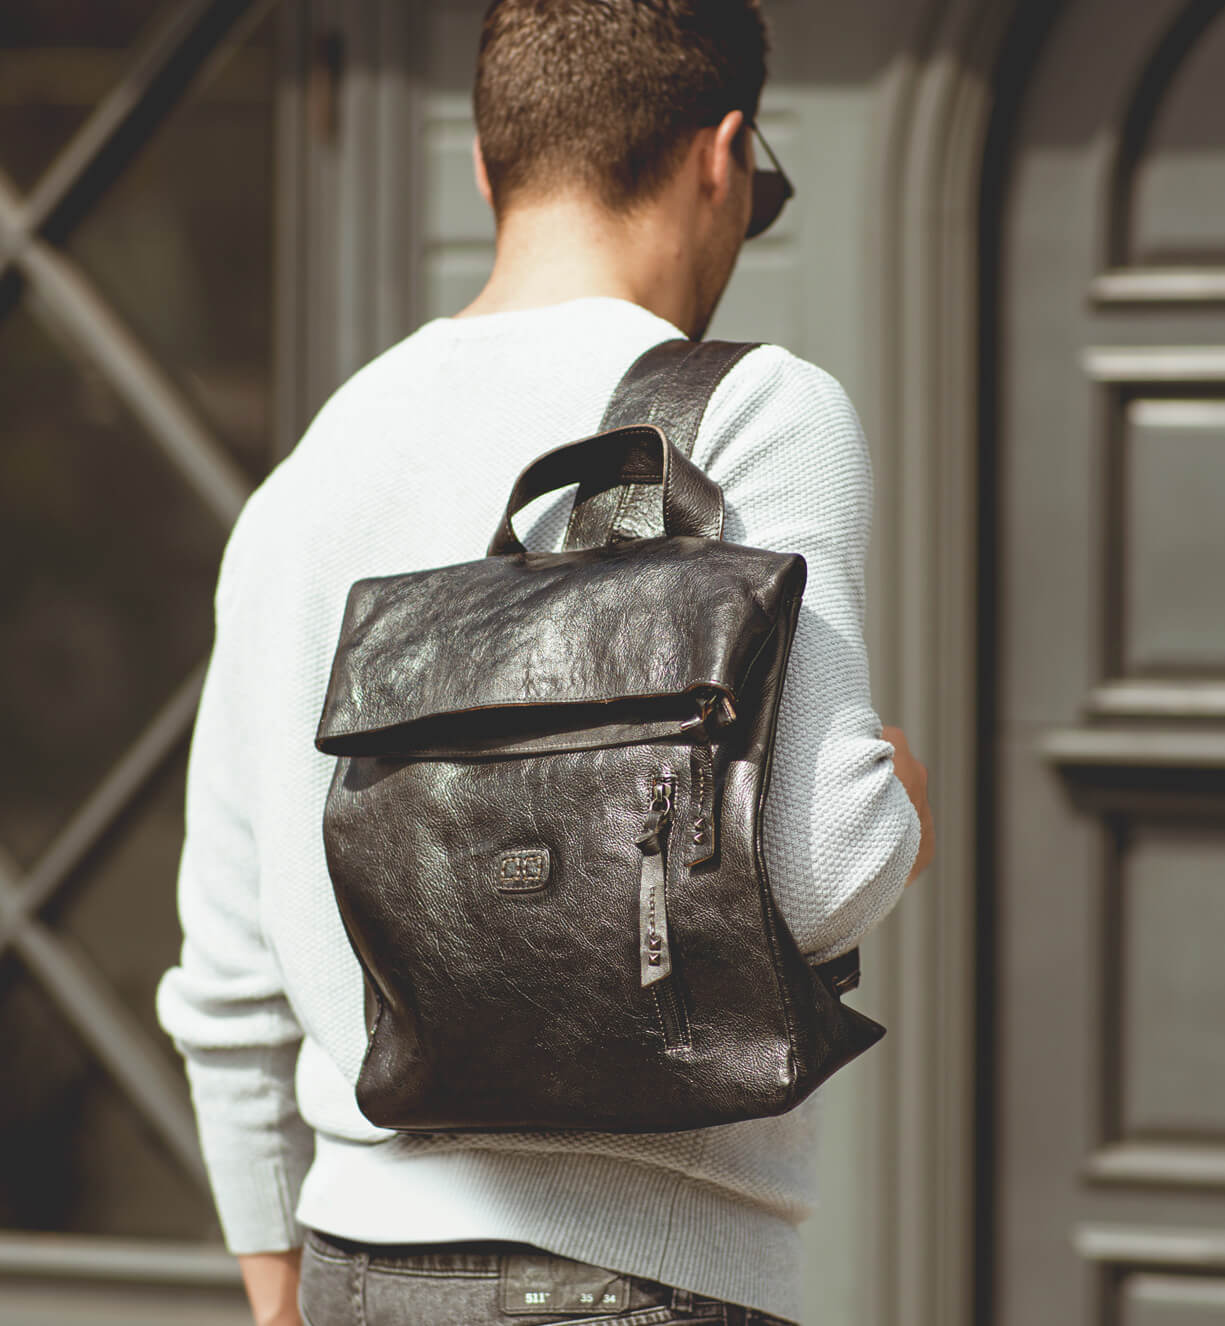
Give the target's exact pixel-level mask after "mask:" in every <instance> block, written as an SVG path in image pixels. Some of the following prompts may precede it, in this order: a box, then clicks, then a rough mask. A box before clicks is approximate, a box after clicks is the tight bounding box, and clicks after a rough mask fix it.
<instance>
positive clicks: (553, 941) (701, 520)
mask: <svg viewBox="0 0 1225 1326" xmlns="http://www.w3.org/2000/svg"><path fill="white" fill-rule="evenodd" d="M673 344H676V345H677V349H676V350H673V351H670V352H661V351H660V350H659V349H658V348H657V350H656V351H654V352H649V354H650V355H652V356H653V358H652V359H651V361H650V362H649V363H647V364H645V366H644V367H642V369H641V371H642V372H643V374H644V376H643V378H642V379H641V381H639V379H638V378H637V377H635V371H636V370H637V369H638V368H639V366H637V365H636V366H635V369H631V372H630V374H627V377H626V379H624V380H623V382H622V384H621V387H620V388H619V389H618V393H617V395H616V397H615V398H614V404H615V405H616V407H617V410H618V411H619V413H618V415H617V417H618V418H620V419H622V420H625V419H627V418H628V419H633V418H637V417H639V415H640V413H641V412H642V411H643V410H644V409H645V408H646V405H644V398H643V394H642V393H643V392H644V391H645V392H647V393H648V394H649V393H652V392H654V391H656V390H657V388H658V384H659V383H660V382H661V381H672V382H675V381H676V380H677V379H676V376H675V374H673V375H672V376H671V377H668V376H667V375H666V374H665V375H664V376H663V377H661V373H662V372H663V370H662V368H661V366H660V365H661V359H660V355H661V353H671V354H678V355H680V356H681V359H680V361H679V362H683V363H684V364H685V365H686V367H684V368H683V370H682V376H683V381H684V382H685V384H686V386H685V391H684V393H682V394H681V396H680V397H679V398H678V399H680V400H681V401H682V403H683V404H684V410H682V414H683V415H684V417H685V418H687V419H689V421H690V423H689V424H686V425H684V427H685V428H689V429H690V432H689V437H688V440H689V443H690V445H691V444H692V436H693V435H694V434H696V427H697V422H700V417H701V416H700V410H701V409H702V408H704V402H705V401H706V400H708V399H709V395H710V392H711V391H712V390H713V386H714V383H715V382H716V381H717V380H718V378H719V377H721V376H722V374H723V373H725V372H726V371H727V369H728V368H729V367H730V366H731V364H732V363H734V362H735V361H736V359H737V358H738V357H739V355H740V354H743V353H747V352H748V349H751V347H747V348H745V347H731V348H722V349H720V350H718V351H717V352H713V353H712V354H710V355H699V356H697V357H696V358H695V357H694V356H693V355H692V353H691V349H692V347H689V343H685V342H682V343H673ZM733 351H737V352H738V353H737V354H733ZM645 359H646V357H644V360H645ZM641 364H642V361H640V365H641ZM652 384H654V385H652ZM674 389H675V388H674V387H669V388H668V390H669V391H672V390H674ZM665 406H666V402H661V401H660V400H658V399H657V398H656V397H655V396H654V395H651V396H650V409H649V412H650V413H652V414H653V416H654V417H653V419H652V421H651V422H650V423H648V424H640V423H628V424H627V423H624V422H622V423H621V424H620V425H619V426H617V427H615V428H614V429H613V430H611V431H609V432H606V433H602V434H598V435H596V436H595V437H594V438H587V439H583V440H582V441H580V442H578V443H572V444H570V445H569V446H567V447H562V448H558V449H557V450H556V451H553V452H550V453H547V454H546V455H545V456H543V457H541V458H540V459H539V460H537V461H536V462H534V463H533V465H531V466H529V467H528V468H527V469H526V470H525V471H524V473H523V475H521V476H520V479H519V481H518V482H517V484H516V485H515V488H514V491H513V492H512V494H511V498H510V501H509V502H508V505H507V512H506V515H505V516H504V518H503V520H502V522H501V524H500V526H499V529H498V531H497V532H496V534H495V536H494V539H493V542H492V544H491V548H492V549H493V552H492V553H491V555H490V556H489V557H487V558H486V559H484V560H482V561H477V562H472V563H467V564H465V565H461V566H453V567H444V568H439V569H436V570H429V571H422V572H415V573H411V574H406V575H402V576H390V577H382V578H379V579H372V580H363V581H359V582H357V583H356V584H355V585H354V586H353V587H352V589H351V591H350V595H349V600H348V603H347V605H346V611H345V615H344V621H343V624H342V628H341V634H340V640H339V643H338V646H337V651H336V655H335V658H334V661H333V669H332V675H331V679H330V683H329V687H328V693H327V697H326V700H325V703H324V708H323V713H322V715H321V718H320V724H319V730H318V733H317V735H316V745H317V746H318V747H319V749H320V750H323V751H325V752H327V753H330V754H335V755H336V756H337V757H338V758H337V764H336V769H335V773H334V776H333V779H332V783H331V787H330V790H329V793H328V799H327V804H326V808H325V813H324V823H323V835H324V844H325V848H326V852H327V860H328V867H329V871H330V873H331V877H332V881H333V885H334V888H335V891H336V898H337V903H338V906H339V909H340V913H341V916H342V918H343V920H344V923H345V927H346V930H347V932H348V935H349V937H350V940H351V942H352V944H353V947H354V950H355V952H356V953H357V955H358V958H359V960H360V962H361V965H362V969H363V972H364V974H365V981H366V993H367V1012H368V1021H369V1025H368V1032H369V1043H368V1048H367V1053H366V1056H365V1059H364V1061H363V1064H362V1067H361V1071H360V1074H359V1077H358V1082H357V1099H358V1103H359V1105H360V1107H361V1109H362V1111H363V1112H364V1113H365V1114H366V1116H367V1117H368V1118H369V1119H371V1120H372V1121H373V1122H374V1123H376V1124H379V1125H380V1126H383V1127H389V1128H396V1129H403V1130H407V1131H414V1130H418V1131H446V1130H464V1129H480V1130H488V1129H495V1130H496V1129H507V1128H509V1129H524V1128H527V1129H539V1128H574V1129H597V1130H601V1131H618V1132H643V1131H670V1130H675V1129H686V1128H697V1127H704V1126H708V1125H712V1124H719V1123H730V1122H733V1121H735V1120H739V1119H744V1118H750V1117H757V1116H761V1115H768V1114H777V1113H781V1112H783V1111H785V1110H788V1109H790V1108H792V1107H793V1106H794V1105H796V1104H797V1103H798V1102H799V1101H800V1100H802V1099H804V1098H805V1097H806V1096H807V1095H808V1094H809V1093H810V1092H811V1091H812V1090H814V1089H815V1088H816V1086H817V1085H819V1083H820V1082H821V1081H823V1080H825V1078H827V1077H828V1076H829V1075H830V1074H831V1073H832V1072H834V1071H835V1070H836V1069H837V1068H839V1067H841V1066H842V1065H843V1064H845V1063H846V1062H848V1061H849V1060H850V1059H852V1058H854V1057H855V1056H856V1055H858V1054H859V1053H861V1052H862V1051H863V1050H865V1049H866V1048H868V1046H869V1045H871V1044H873V1043H874V1042H875V1041H876V1040H878V1039H879V1037H880V1036H881V1035H883V1034H884V1028H883V1027H880V1026H879V1024H877V1023H875V1022H872V1021H871V1020H870V1019H868V1018H865V1017H863V1016H862V1015H861V1014H858V1013H856V1012H855V1011H854V1010H852V1009H850V1008H847V1007H846V1006H844V1005H843V1004H842V1003H841V1001H840V999H839V991H840V989H843V988H846V984H845V982H846V980H847V978H848V973H849V972H850V971H851V970H852V969H854V968H855V967H856V964H855V963H854V961H853V959H852V960H851V961H850V962H849V963H848V962H847V961H846V960H839V962H840V964H841V965H840V966H838V967H824V968H823V967H820V966H816V965H814V964H812V963H810V962H808V961H807V960H806V959H805V958H804V956H803V955H802V954H801V953H800V952H799V949H798V948H797V946H796V944H795V942H794V940H793V939H792V938H791V935H790V933H789V932H788V930H787V927H786V926H785V924H784V923H783V921H782V919H781V917H780V916H779V914H778V911H777V908H776V907H775V905H774V901H773V897H772V895H771V892H770V888H769V883H768V881H767V879H766V873H765V867H764V864H763V861H762V856H761V849H760V821H761V812H762V807H763V805H764V803H765V797H766V795H767V791H768V786H769V772H770V756H771V751H772V749H773V743H774V733H775V724H776V720H777V714H778V703H779V698H780V695H781V692H782V686H783V682H784V678H785V675H786V667H787V656H788V652H789V650H790V647H791V641H792V638H793V636H794V630H795V621H796V616H797V613H798V610H799V605H800V601H801V597H802V594H803V589H804V580H805V574H806V571H805V566H804V562H803V559H802V558H800V557H798V556H794V555H787V554H780V553H775V552H767V551H764V550H761V549H752V548H743V547H739V546H737V545H733V544H729V543H725V542H723V541H722V540H721V539H720V538H719V537H718V536H719V532H720V530H721V527H722V495H721V493H720V492H719V489H718V487H717V485H715V484H713V483H712V481H711V480H710V479H709V478H707V476H705V475H704V474H702V473H701V471H699V470H698V469H697V468H696V467H695V466H693V464H692V463H691V462H690V461H688V459H687V458H686V457H685V456H684V455H682V454H681V453H680V452H679V451H678V450H677V448H676V447H675V446H674V445H673V443H672V442H671V440H670V438H669V437H668V435H667V429H666V427H665V428H661V426H660V418H661V415H662V414H664V413H666V409H665ZM695 413H696V419H697V422H693V419H694V415H695ZM682 431H684V430H683V429H682ZM575 482H578V483H579V498H578V499H576V512H577V508H578V505H579V502H580V501H582V502H586V503H588V505H587V506H586V507H585V509H584V511H583V512H582V513H579V515H578V519H576V520H575V521H573V522H572V525H571V530H570V534H569V535H568V539H567V545H568V546H567V547H566V548H565V549H564V550H563V551H562V552H561V553H528V552H525V551H524V550H523V548H522V545H521V544H520V543H519V541H518V539H517V538H516V536H515V535H514V532H513V528H512V523H511V522H512V520H513V516H514V514H515V512H516V511H517V510H518V509H519V508H520V507H521V506H522V505H524V504H526V502H528V501H530V500H532V498H533V497H535V496H537V495H539V494H540V493H543V492H547V491H550V490H551V489H553V488H557V487H562V486H564V485H566V484H570V483H575ZM627 488H640V489H642V490H643V492H644V493H645V494H646V495H647V498H649V499H650V500H646V499H644V500H643V501H642V502H641V503H639V504H638V505H636V506H635V507H634V512H635V514H634V526H633V527H634V528H635V529H636V530H638V531H639V533H637V534H635V535H634V536H633V537H624V536H623V535H619V534H618V531H619V530H621V531H624V529H625V525H624V521H625V517H626V510H627V508H626V506H625V505H624V503H623V501H622V498H623V495H624V491H625V490H626V489H627ZM584 494H586V496H584ZM582 529H587V530H590V531H592V532H594V533H595V534H596V535H597V536H598V541H597V543H596V544H595V545H594V546H590V547H575V546H570V545H572V542H573V540H574V539H577V538H578V537H580V536H581V531H582Z"/></svg>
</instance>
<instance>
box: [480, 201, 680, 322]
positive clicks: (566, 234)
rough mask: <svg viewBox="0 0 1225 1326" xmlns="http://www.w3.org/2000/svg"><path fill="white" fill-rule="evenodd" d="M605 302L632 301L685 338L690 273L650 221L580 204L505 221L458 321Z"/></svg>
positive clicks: (541, 209)
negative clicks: (484, 276) (481, 282)
mask: <svg viewBox="0 0 1225 1326" xmlns="http://www.w3.org/2000/svg"><path fill="white" fill-rule="evenodd" d="M595 296H603V297H605V298H610V299H623V300H628V301H629V302H630V303H634V304H640V305H641V306H642V307H643V308H645V309H648V310H649V311H650V312H652V313H654V314H656V315H657V316H659V317H661V318H664V319H665V320H666V321H668V322H671V323H672V324H673V326H675V327H678V328H680V329H681V330H683V331H686V332H688V329H689V328H688V324H689V323H690V322H691V321H692V319H693V308H692V304H693V297H692V292H691V290H690V279H689V273H688V271H687V269H686V267H685V264H684V263H683V261H682V255H681V251H680V246H679V244H676V243H674V242H672V241H671V239H670V237H668V236H667V235H666V233H665V231H664V228H663V227H662V226H661V225H659V224H652V223H651V222H650V221H649V220H648V221H646V222H642V221H625V222H621V221H619V220H610V219H609V218H607V217H604V216H602V215H600V214H598V213H596V212H594V211H593V210H592V209H590V208H586V207H583V206H581V205H566V204H564V203H562V204H556V205H550V206H548V207H537V208H532V209H530V210H529V209H527V208H524V209H522V210H517V211H516V212H514V213H512V214H511V215H509V216H507V217H506V218H504V220H503V222H502V224H501V225H500V227H499V230H498V249H497V257H496V259H495V261H494V267H493V271H492V273H491V274H490V277H489V280H488V281H487V282H486V284H485V287H484V289H483V290H482V291H481V293H480V294H479V295H478V296H477V297H476V299H474V300H473V301H472V303H471V304H469V305H468V306H467V307H466V308H464V309H462V310H461V311H460V312H459V313H457V314H456V315H455V316H456V317H461V318H464V317H479V316H481V315H483V314H487V313H508V312H513V311H517V310H521V309H532V308H544V307H546V306H548V305H552V304H561V303H565V302H567V301H569V300H573V299H584V298H591V297H595Z"/></svg>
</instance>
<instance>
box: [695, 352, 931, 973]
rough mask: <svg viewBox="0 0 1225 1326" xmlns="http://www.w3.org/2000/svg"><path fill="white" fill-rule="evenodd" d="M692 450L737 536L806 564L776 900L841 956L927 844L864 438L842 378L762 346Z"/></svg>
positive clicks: (774, 807)
mask: <svg viewBox="0 0 1225 1326" xmlns="http://www.w3.org/2000/svg"><path fill="white" fill-rule="evenodd" d="M694 459H695V461H696V462H697V463H698V464H699V465H701V466H702V467H703V468H704V469H705V470H706V471H707V472H708V473H709V474H710V475H711V477H712V478H714V479H716V480H717V481H718V482H719V483H720V484H721V485H722V487H723V491H724V496H725V500H726V504H727V521H726V528H725V530H724V537H725V538H726V539H728V540H729V541H731V542H735V543H744V544H747V545H750V546H754V547H759V548H771V549H775V550H777V551H780V552H797V553H800V554H802V555H803V557H804V559H805V561H806V562H807V564H808V584H807V588H806V590H805V593H804V600H803V604H802V606H801V609H800V615H799V621H798V624H797V626H796V634H795V640H794V642H793V645H792V652H791V658H790V661H789V664H788V671H787V680H786V683H785V685H784V688H783V697H782V701H781V705H780V710H779V719H778V729H777V735H776V739H775V751H774V767H773V773H772V776H771V781H770V792H769V795H768V797H767V799H766V808H765V815H764V822H763V830H762V839H763V851H764V854H765V860H766V869H767V871H768V872H769V875H770V881H771V887H772V889H773V892H774V896H775V899H776V901H777V903H778V906H779V910H780V911H781V912H782V915H783V919H784V920H785V921H786V922H787V924H788V925H789V926H790V928H791V931H792V934H793V935H794V936H795V939H796V941H797V943H798V944H799V946H800V948H801V949H802V950H803V951H804V952H805V953H808V954H811V955H812V956H814V957H817V958H821V959H825V958H830V957H834V956H836V955H837V954H839V953H843V952H845V951H846V950H847V949H849V948H852V947H854V945H855V944H856V943H857V942H858V941H859V940H860V938H861V937H862V936H863V935H865V934H866V933H867V932H868V931H869V930H871V929H872V928H873V926H875V925H876V924H877V923H878V922H879V921H881V920H882V919H883V918H884V917H885V916H886V915H887V913H888V912H889V911H890V910H891V909H892V907H893V906H894V904H895V903H896V902H897V901H898V899H899V897H900V896H901V893H902V889H903V887H904V885H905V882H906V878H907V876H908V875H909V873H910V868H911V866H912V865H913V864H914V860H915V857H916V856H917V854H918V850H919V839H920V827H919V817H918V813H917V812H916V811H915V808H914V806H913V804H912V803H911V801H910V798H909V796H908V795H907V793H906V789H905V788H904V787H903V786H902V784H901V782H900V781H899V780H898V778H897V776H896V774H895V773H894V771H893V754H894V748H893V746H892V745H891V744H890V743H889V742H888V741H885V740H883V739H882V737H881V720H880V718H879V717H878V716H877V714H876V712H875V711H874V709H873V707H872V699H871V693H870V686H869V669H868V656H867V647H866V644H865V642H864V562H865V558H866V555H867V549H868V541H869V537H870V533H871V521H872V500H873V480H872V470H871V461H870V458H869V454H868V449H867V443H866V440H865V438H864V435H863V429H862V427H861V426H860V422H859V418H858V416H857V414H856V412H855V409H854V407H853V406H852V404H851V402H850V400H849V399H848V397H847V395H846V392H845V391H843V389H842V388H841V386H840V385H839V384H838V383H837V381H835V379H834V378H832V377H831V376H830V375H829V374H828V373H826V372H824V371H823V370H822V369H820V368H817V367H816V366H815V365H813V364H810V363H807V362H805V361H804V360H801V359H798V358H796V357H795V356H794V355H791V354H789V353H788V352H787V351H786V350H783V349H781V348H780V347H778V346H763V347H762V348H761V349H758V350H755V351H753V352H752V353H751V354H749V355H747V356H746V357H745V358H744V359H743V360H742V361H741V362H740V363H739V364H738V365H737V366H736V367H735V368H734V369H733V370H732V371H731V372H730V373H729V374H728V376H727V378H726V379H724V381H723V383H722V384H721V385H720V386H719V388H718V389H717V391H716V393H715V396H714V398H713V399H712V401H711V403H710V407H709V408H708V410H707V413H706V417H705V419H704V420H703V423H702V427H701V430H700V433H699V437H698V441H697V445H696V446H695V448H694Z"/></svg>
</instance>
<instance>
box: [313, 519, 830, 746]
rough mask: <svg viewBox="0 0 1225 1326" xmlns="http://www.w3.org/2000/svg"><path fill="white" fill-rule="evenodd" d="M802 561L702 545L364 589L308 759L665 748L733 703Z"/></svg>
mask: <svg viewBox="0 0 1225 1326" xmlns="http://www.w3.org/2000/svg"><path fill="white" fill-rule="evenodd" d="M805 576H806V568H805V565H804V560H803V558H802V557H798V556H795V555H789V554H781V553H773V552H765V551H762V550H759V549H753V548H743V547H740V546H738V545H736V544H730V543H724V542H721V541H719V540H715V539H703V538H696V537H681V538H658V539H643V540H634V541H631V542H626V543H620V544H614V545H611V546H608V547H603V548H597V549H584V550H579V551H574V552H566V553H526V554H517V555H512V556H503V557H489V558H485V559H484V560H483V561H480V562H470V563H466V564H464V565H460V566H449V567H442V568H439V569H436V570H430V571H420V572H415V573H410V574H406V575H398V576H387V577H381V578H378V579H367V580H359V581H358V582H357V583H356V584H354V585H353V587H352V589H351V590H350V593H349V599H348V603H347V605H346V608H345V615H344V621H343V624H342V626H341V632H340V641H339V644H338V646H337V650H336V656H335V659H334V661H333V666H332V675H331V679H330V682H329V684H328V692H327V698H326V701H325V704H324V708H323V714H322V717H321V719H320V722H319V729H318V732H317V734H316V738H315V745H316V746H317V747H318V749H319V750H321V751H323V752H324V753H326V754H329V755H399V756H405V757H409V756H413V755H420V756H427V757H429V756H433V757H438V756H446V755H459V756H465V755H467V756H477V755H482V754H485V755H488V754H513V753H527V752H530V751H535V750H540V751H545V750H558V749H581V748H587V747H597V746H611V745H620V744H624V743H626V742H630V741H643V740H650V739H652V738H653V737H666V736H669V735H675V734H677V733H679V732H680V731H681V730H682V725H687V726H692V720H693V718H694V716H695V714H697V713H698V712H699V710H700V708H701V705H702V702H703V700H705V701H706V702H707V703H708V704H709V702H710V700H711V699H712V698H718V697H720V696H722V697H725V698H726V699H727V700H729V701H730V702H731V704H732V705H733V706H734V704H735V700H736V696H737V692H738V690H739V688H740V686H741V685H742V683H743V681H744V679H745V677H746V676H747V674H748V672H749V670H750V669H751V667H752V665H753V661H754V659H755V658H756V656H757V654H758V652H759V651H760V649H761V647H762V645H763V644H764V643H765V641H766V640H767V639H769V637H770V635H771V634H772V632H773V631H774V629H775V627H776V625H777V623H778V620H779V617H780V615H781V614H782V613H784V612H785V611H787V609H788V605H789V604H790V602H791V601H792V600H793V599H794V598H795V597H796V596H797V595H799V594H800V593H802V591H803V588H804V580H805Z"/></svg>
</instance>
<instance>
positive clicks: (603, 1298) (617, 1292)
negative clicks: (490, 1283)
mask: <svg viewBox="0 0 1225 1326" xmlns="http://www.w3.org/2000/svg"><path fill="white" fill-rule="evenodd" d="M499 1279H500V1285H499V1295H498V1297H499V1299H500V1301H501V1305H502V1311H503V1312H505V1313H507V1314H508V1315H510V1316H546V1315H547V1316H552V1315H554V1314H557V1313H561V1314H564V1315H566V1314H574V1315H576V1316H584V1317H602V1316H606V1315H608V1316H611V1315H614V1314H615V1313H619V1312H624V1311H625V1310H626V1308H628V1307H629V1303H630V1285H629V1279H628V1277H626V1276H623V1275H618V1274H617V1273H616V1271H608V1270H605V1269H604V1268H603V1267H601V1266H588V1265H585V1264H584V1263H582V1262H574V1261H571V1260H570V1259H569V1258H567V1257H557V1256H554V1255H553V1254H552V1253H549V1252H539V1253H517V1252H516V1253H509V1254H507V1255H506V1256H504V1257H503V1258H502V1260H501V1271H500V1275H499Z"/></svg>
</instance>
